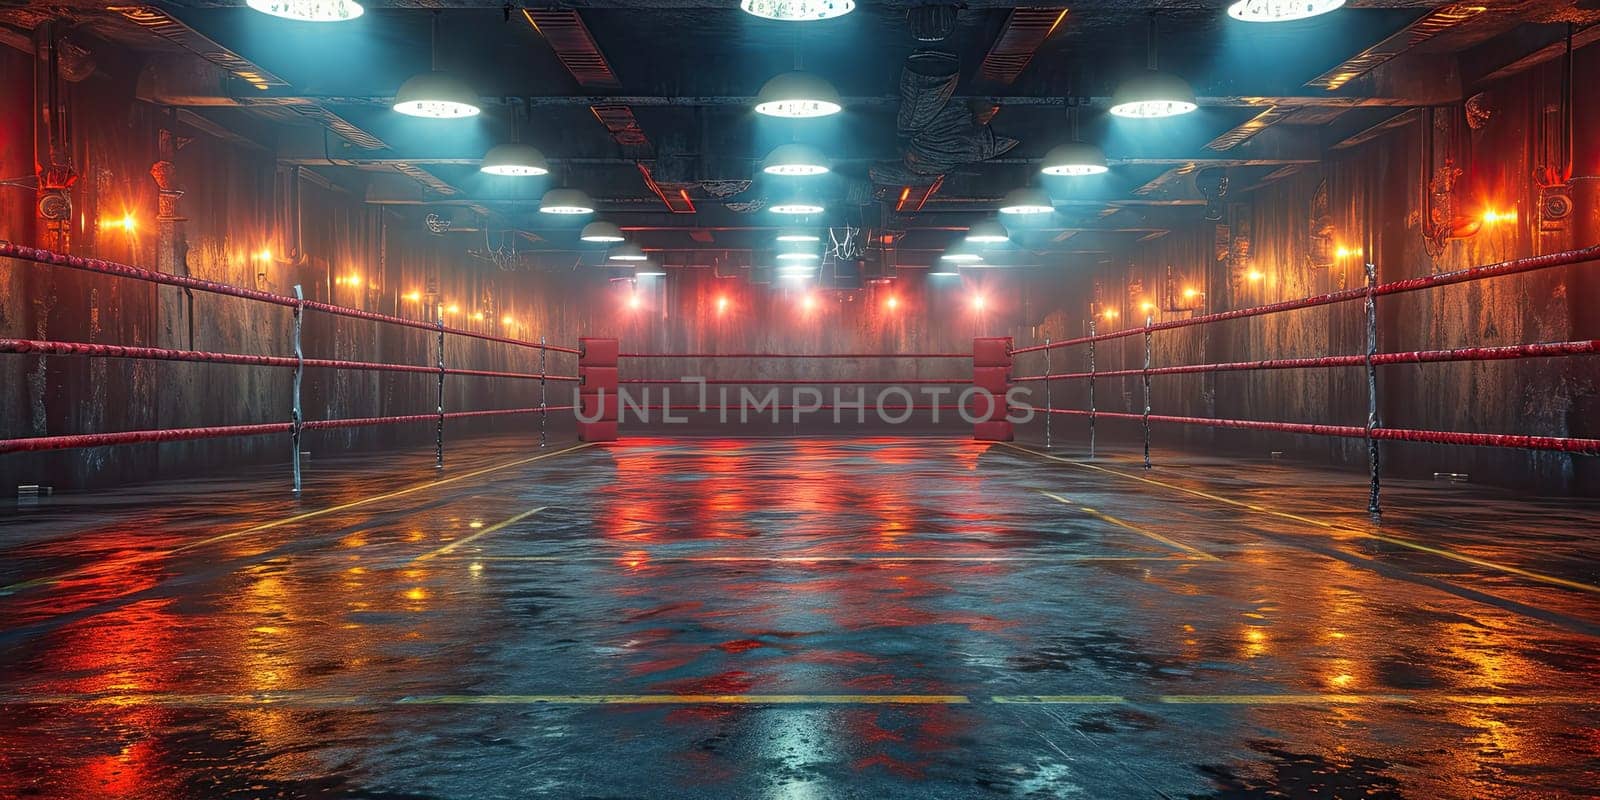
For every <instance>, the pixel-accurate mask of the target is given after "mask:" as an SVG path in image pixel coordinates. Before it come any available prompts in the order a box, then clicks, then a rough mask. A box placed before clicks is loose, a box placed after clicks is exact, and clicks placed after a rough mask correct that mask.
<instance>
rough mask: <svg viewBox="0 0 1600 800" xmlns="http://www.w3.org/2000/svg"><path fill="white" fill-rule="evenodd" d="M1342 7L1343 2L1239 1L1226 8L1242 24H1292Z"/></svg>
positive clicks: (1301, 0) (1337, 0) (1331, 0)
mask: <svg viewBox="0 0 1600 800" xmlns="http://www.w3.org/2000/svg"><path fill="white" fill-rule="evenodd" d="M1343 7H1344V0H1239V2H1237V3H1234V4H1233V5H1231V6H1228V16H1230V17H1233V18H1234V19H1236V20H1240V21H1242V22H1292V21H1294V20H1297V19H1309V18H1311V17H1317V16H1321V15H1323V14H1326V13H1328V12H1330V11H1338V10H1339V9H1341V8H1343Z"/></svg>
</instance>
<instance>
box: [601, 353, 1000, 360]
mask: <svg viewBox="0 0 1600 800" xmlns="http://www.w3.org/2000/svg"><path fill="white" fill-rule="evenodd" d="M617 357H618V358H774V359H775V358H967V359H970V358H972V354H971V353H619V354H618V355H617Z"/></svg>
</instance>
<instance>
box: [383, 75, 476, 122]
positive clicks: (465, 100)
mask: <svg viewBox="0 0 1600 800" xmlns="http://www.w3.org/2000/svg"><path fill="white" fill-rule="evenodd" d="M394 110H395V111H398V112H400V113H401V114H405V115H407V116H411V117H426V118H428V119H460V118H462V117H475V116H477V115H478V112H479V111H480V110H481V109H479V107H478V95H477V94H476V93H475V92H473V91H472V88H471V87H469V86H467V85H466V84H465V83H462V82H461V81H459V80H457V79H456V78H454V77H451V76H450V75H448V74H445V73H443V72H424V73H422V74H420V75H417V76H415V77H413V78H411V80H408V81H406V82H405V83H403V84H401V85H400V90H399V91H397V92H395V93H394Z"/></svg>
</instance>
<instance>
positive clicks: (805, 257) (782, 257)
mask: <svg viewBox="0 0 1600 800" xmlns="http://www.w3.org/2000/svg"><path fill="white" fill-rule="evenodd" d="M816 258H817V254H816V253H806V252H801V251H795V252H792V253H779V254H778V260H779V261H815V260H816Z"/></svg>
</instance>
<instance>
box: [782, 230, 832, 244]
mask: <svg viewBox="0 0 1600 800" xmlns="http://www.w3.org/2000/svg"><path fill="white" fill-rule="evenodd" d="M778 241H780V242H820V241H822V237H821V236H819V235H817V234H815V233H811V232H810V231H783V232H782V233H779V234H778Z"/></svg>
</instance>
